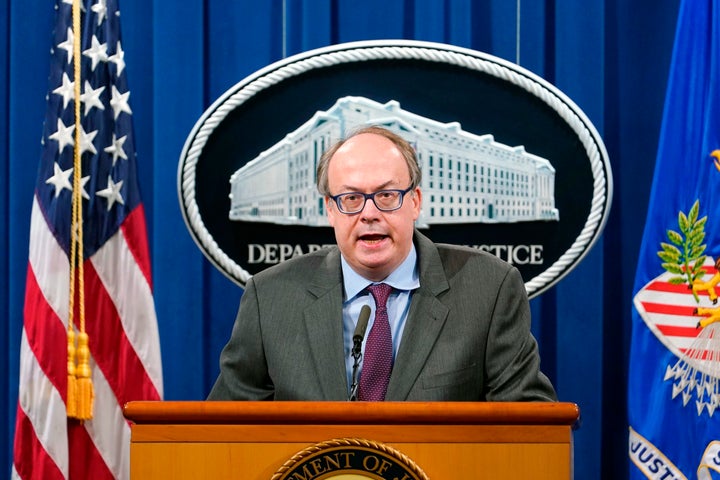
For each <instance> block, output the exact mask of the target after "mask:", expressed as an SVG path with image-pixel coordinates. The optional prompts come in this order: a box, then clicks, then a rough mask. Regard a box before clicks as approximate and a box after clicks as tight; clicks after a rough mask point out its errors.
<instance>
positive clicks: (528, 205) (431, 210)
mask: <svg viewBox="0 0 720 480" xmlns="http://www.w3.org/2000/svg"><path fill="white" fill-rule="evenodd" d="M365 125H380V126H383V127H385V128H388V129H389V130H392V131H393V132H395V133H397V134H398V135H400V136H402V137H403V138H405V139H406V140H407V141H408V142H410V143H411V144H412V145H413V146H414V147H415V150H416V152H417V157H418V162H419V164H420V169H421V171H422V183H421V185H420V187H421V189H422V191H423V206H422V212H421V213H420V217H419V218H418V220H417V222H416V224H417V226H418V227H419V228H427V227H430V226H431V225H439V224H459V223H513V222H529V221H559V215H560V214H559V211H558V209H557V208H556V207H555V168H554V167H553V166H552V165H551V164H550V162H549V161H548V160H547V159H545V158H542V157H539V156H537V155H533V154H531V153H529V152H527V151H525V148H524V147H523V146H515V147H511V146H508V145H504V144H502V143H498V142H496V141H495V139H494V138H493V136H492V135H491V134H485V135H476V134H473V133H470V132H466V131H464V130H462V128H461V126H460V124H459V123H457V122H451V123H442V122H438V121H435V120H432V119H429V118H426V117H423V116H420V115H416V114H414V113H411V112H408V111H406V110H403V109H402V108H401V107H400V104H399V102H397V101H395V100H390V101H388V102H387V103H384V104H383V103H379V102H376V101H374V100H371V99H368V98H365V97H354V96H347V97H343V98H340V99H338V100H337V101H336V102H335V104H334V105H333V106H332V107H330V108H329V109H328V110H326V111H318V112H316V113H315V115H313V116H312V118H310V119H309V120H308V121H307V122H305V123H304V124H302V125H301V126H300V127H298V128H297V129H296V130H295V131H293V132H291V133H289V134H287V135H286V136H285V138H284V139H282V140H281V141H279V142H278V143H276V144H275V145H273V146H272V147H270V148H269V149H267V150H265V151H264V152H262V153H261V154H260V155H258V156H257V157H256V158H254V159H252V160H251V161H249V162H248V163H247V164H245V165H244V166H243V167H241V168H240V169H238V170H237V171H235V172H234V173H233V175H232V176H231V177H230V212H229V217H230V219H231V220H236V221H243V222H267V223H276V224H290V225H304V226H328V222H327V218H326V215H325V204H324V199H323V198H322V197H321V196H320V194H319V193H318V191H317V189H316V187H315V183H316V182H315V175H316V171H317V164H318V162H319V160H320V156H321V155H322V153H323V152H324V151H325V149H326V148H328V147H329V146H330V145H331V144H332V143H333V142H334V141H336V140H337V139H340V138H342V137H343V136H345V135H346V134H348V133H349V132H351V131H352V130H354V129H356V128H358V127H361V126H365Z"/></svg>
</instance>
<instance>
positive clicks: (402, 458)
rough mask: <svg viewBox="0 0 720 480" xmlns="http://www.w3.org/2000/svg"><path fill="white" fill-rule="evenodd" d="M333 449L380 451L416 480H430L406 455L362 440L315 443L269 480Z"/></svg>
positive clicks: (338, 439) (286, 463) (343, 439)
mask: <svg viewBox="0 0 720 480" xmlns="http://www.w3.org/2000/svg"><path fill="white" fill-rule="evenodd" d="M334 447H361V448H370V449H372V450H376V451H380V452H382V453H384V454H386V455H388V456H390V457H393V458H395V459H396V460H398V461H399V462H400V463H402V464H403V466H405V467H407V468H408V469H410V470H411V473H413V474H415V476H416V478H417V480H430V477H428V476H427V475H426V474H425V472H424V471H423V470H422V469H421V468H420V467H419V466H418V465H417V464H416V463H415V462H414V461H413V460H412V459H411V458H410V457H408V456H407V455H405V454H404V453H402V452H400V451H399V450H396V449H394V448H393V447H390V446H388V445H385V444H383V443H380V442H376V441H374V440H366V439H364V438H333V439H331V440H325V441H322V442H319V443H316V444H314V445H311V446H309V447H307V448H304V449H302V450H301V451H299V452H298V453H296V454H295V455H293V456H292V457H290V459H289V460H287V461H286V462H285V463H284V464H283V465H282V466H281V467H280V468H279V469H278V471H277V472H275V474H274V475H273V476H272V477H271V478H270V480H283V478H284V475H285V474H286V473H287V472H288V471H289V470H290V469H292V468H293V467H295V465H297V464H298V463H300V462H302V461H303V459H305V458H307V457H311V456H313V455H314V454H316V453H318V452H321V451H323V450H327V449H329V448H334Z"/></svg>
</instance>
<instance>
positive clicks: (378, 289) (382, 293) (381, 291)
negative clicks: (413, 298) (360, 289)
mask: <svg viewBox="0 0 720 480" xmlns="http://www.w3.org/2000/svg"><path fill="white" fill-rule="evenodd" d="M367 288H368V291H369V292H370V295H372V297H373V298H374V299H375V306H376V307H377V308H386V306H387V299H388V297H389V296H390V292H392V289H393V288H392V287H391V286H390V285H388V284H387V283H376V284H374V285H370V286H369V287H367Z"/></svg>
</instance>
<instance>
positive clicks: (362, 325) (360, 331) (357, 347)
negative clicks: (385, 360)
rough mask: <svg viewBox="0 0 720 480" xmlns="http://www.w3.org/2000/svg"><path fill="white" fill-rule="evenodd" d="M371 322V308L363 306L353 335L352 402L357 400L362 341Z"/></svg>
mask: <svg viewBox="0 0 720 480" xmlns="http://www.w3.org/2000/svg"><path fill="white" fill-rule="evenodd" d="M369 320H370V307H368V306H367V305H363V306H362V308H361V309H360V315H358V321H357V325H355V332H354V333H353V348H352V356H353V359H355V361H354V362H353V370H352V385H351V386H350V398H349V400H350V401H351V402H353V401H355V400H357V390H358V369H359V368H360V357H361V356H362V354H361V353H360V352H361V350H362V348H361V347H362V341H363V339H364V338H365V330H367V326H368V321H369Z"/></svg>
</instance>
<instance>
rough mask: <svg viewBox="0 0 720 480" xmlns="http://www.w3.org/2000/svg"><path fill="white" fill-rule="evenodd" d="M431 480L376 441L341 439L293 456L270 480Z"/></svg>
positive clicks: (414, 465) (401, 455) (408, 460)
mask: <svg viewBox="0 0 720 480" xmlns="http://www.w3.org/2000/svg"><path fill="white" fill-rule="evenodd" d="M330 478H332V479H333V480H363V479H373V480H384V479H390V480H428V476H427V475H425V473H424V472H423V471H422V469H421V468H420V467H419V466H417V465H416V464H415V462H413V461H412V460H411V459H410V458H408V457H407V456H405V455H404V454H402V453H400V452H399V451H397V450H395V449H394V448H392V447H389V446H387V445H384V444H382V443H379V442H375V441H373V440H366V439H362V438H338V439H333V440H327V441H324V442H320V443H316V444H315V445H312V446H310V447H308V448H305V449H304V450H302V451H300V452H298V453H297V454H295V455H293V457H292V458H291V459H290V460H288V461H287V462H285V464H283V466H282V467H281V468H280V469H279V470H278V471H277V472H276V473H275V475H273V476H272V478H271V480H301V479H302V480H325V479H330Z"/></svg>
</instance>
